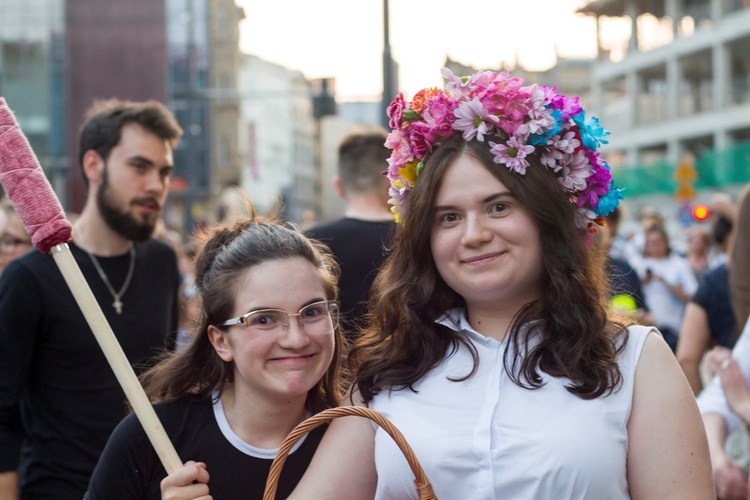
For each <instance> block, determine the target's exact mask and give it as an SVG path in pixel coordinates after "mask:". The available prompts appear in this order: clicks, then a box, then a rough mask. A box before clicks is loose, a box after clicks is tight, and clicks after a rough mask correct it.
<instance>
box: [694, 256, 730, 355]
mask: <svg viewBox="0 0 750 500" xmlns="http://www.w3.org/2000/svg"><path fill="white" fill-rule="evenodd" d="M690 301H691V302H694V303H696V304H698V305H699V306H701V307H702V308H703V309H704V310H705V311H706V317H707V318H708V329H709V330H710V332H711V338H712V339H714V341H715V342H716V343H717V344H718V345H720V346H724V347H729V348H731V347H732V346H733V339H735V327H736V323H735V319H734V314H732V304H731V302H730V300H729V269H728V268H727V266H726V264H721V265H720V266H717V267H716V268H714V269H712V270H711V271H709V272H708V273H706V275H705V276H704V277H703V282H702V283H701V285H700V286H699V287H698V291H696V292H695V295H693V297H692V298H691V299H690Z"/></svg>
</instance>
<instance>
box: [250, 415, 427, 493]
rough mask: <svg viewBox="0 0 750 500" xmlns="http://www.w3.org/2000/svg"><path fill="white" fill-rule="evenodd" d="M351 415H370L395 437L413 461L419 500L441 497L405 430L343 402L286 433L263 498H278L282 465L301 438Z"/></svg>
mask: <svg viewBox="0 0 750 500" xmlns="http://www.w3.org/2000/svg"><path fill="white" fill-rule="evenodd" d="M348 416H357V417H364V418H368V419H370V420H372V421H373V422H375V423H376V424H378V425H379V426H380V427H382V428H383V430H384V431H386V432H387V433H388V434H389V435H390V436H391V437H392V438H393V440H394V441H395V442H396V444H397V445H398V447H399V448H400V449H401V453H403V454H404V457H406V461H407V462H409V467H411V470H412V472H413V473H414V477H415V479H414V483H415V484H416V487H417V495H418V497H419V500H437V498H436V497H435V494H434V493H433V492H432V485H431V484H430V481H429V480H428V479H427V476H426V475H425V473H424V470H422V466H421V465H419V461H418V460H417V457H416V456H415V455H414V450H412V449H411V446H409V443H407V442H406V439H405V438H404V436H403V434H401V432H400V431H399V430H398V429H397V428H396V427H395V426H394V425H393V424H392V423H391V422H390V421H388V419H387V418H385V417H384V416H383V415H381V414H380V413H378V412H376V411H374V410H370V409H369V408H364V407H361V406H340V407H338V408H330V409H328V410H323V411H322V412H320V413H318V414H317V415H313V416H312V417H310V418H308V419H307V420H305V421H303V422H301V423H300V424H299V425H297V427H295V428H294V429H293V430H292V432H290V433H289V435H288V436H287V437H286V439H285V440H284V442H283V443H282V445H281V448H279V452H278V454H277V455H276V458H275V459H274V461H273V464H271V470H270V471H269V472H268V479H267V480H266V491H265V493H264V494H263V500H274V499H275V498H276V489H277V487H278V482H279V476H280V475H281V469H282V467H284V462H286V457H287V456H288V455H289V451H290V450H291V449H292V447H293V446H294V444H295V443H296V442H297V441H299V439H300V438H301V437H302V436H304V435H305V434H307V433H308V432H310V431H311V430H313V429H315V428H316V427H318V426H320V425H323V424H325V423H326V422H330V421H331V420H333V419H334V418H338V417H348Z"/></svg>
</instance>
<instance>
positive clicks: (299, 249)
mask: <svg viewBox="0 0 750 500" xmlns="http://www.w3.org/2000/svg"><path fill="white" fill-rule="evenodd" d="M249 212H250V216H249V217H247V218H241V219H235V221H234V222H233V224H232V225H231V226H227V225H219V226H215V227H212V228H209V229H207V230H205V231H204V232H203V233H202V234H199V235H198V236H197V237H196V240H197V245H198V253H197V255H196V258H195V283H196V287H197V289H198V293H199V295H200V297H201V299H202V306H201V315H200V320H199V321H198V324H197V326H196V328H195V331H194V332H193V339H192V341H191V342H190V343H189V344H188V345H187V346H185V347H184V348H182V349H181V350H179V351H177V352H174V353H167V354H165V356H164V358H163V359H162V360H161V362H159V363H157V364H156V365H155V366H154V367H153V368H151V369H150V370H148V371H147V372H146V373H144V374H143V375H142V377H141V379H142V381H143V383H144V389H145V390H146V392H147V394H148V395H149V397H150V398H151V399H152V400H154V401H161V400H172V399H178V398H199V399H206V398H210V397H211V394H212V393H213V392H214V391H216V390H220V389H221V388H222V387H223V386H225V385H226V384H229V383H231V382H232V381H233V376H234V375H233V370H232V364H231V363H229V362H226V361H224V360H222V359H221V358H220V357H219V355H218V354H217V353H216V351H215V350H214V348H213V345H212V344H211V342H210V340H209V336H208V327H209V325H217V324H220V323H222V322H223V321H225V320H227V319H228V318H229V317H230V315H231V314H232V310H233V308H234V300H235V289H236V287H235V284H236V282H237V280H239V279H241V278H242V276H243V275H244V273H243V271H246V270H247V269H250V268H252V267H253V266H256V265H258V264H262V263H264V262H268V261H274V260H284V259H291V258H296V257H301V258H304V259H306V260H307V261H308V262H310V263H312V264H313V265H314V266H315V267H316V268H317V269H318V272H319V273H320V277H321V280H322V283H323V287H324V289H325V291H326V299H327V300H336V299H337V296H338V276H339V268H338V264H337V263H336V261H335V259H334V258H333V256H332V255H331V253H330V252H329V250H328V248H327V247H326V246H325V245H323V244H322V243H320V242H318V241H316V240H313V239H310V238H307V237H306V236H305V235H304V234H302V233H301V232H300V231H299V230H297V229H296V228H295V227H294V226H292V225H291V224H288V223H285V222H282V221H279V220H275V219H268V218H265V217H260V216H257V215H256V214H255V211H254V209H253V208H252V207H249ZM334 342H335V347H334V352H333V359H332V361H331V365H330V366H329V368H328V370H327V371H326V373H325V375H324V376H323V378H322V379H321V380H320V381H319V382H318V383H317V384H316V385H315V386H314V387H313V388H312V389H310V391H309V393H308V397H307V409H308V410H309V411H310V412H312V413H317V412H320V411H322V410H324V409H326V408H332V407H335V406H338V404H339V402H340V399H341V395H342V389H343V387H342V384H343V380H342V369H341V361H342V357H343V352H344V338H343V334H342V332H341V326H337V327H336V329H335V330H334Z"/></svg>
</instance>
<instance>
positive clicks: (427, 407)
mask: <svg viewBox="0 0 750 500" xmlns="http://www.w3.org/2000/svg"><path fill="white" fill-rule="evenodd" d="M443 74H444V76H445V78H446V80H447V85H446V90H444V91H443V90H437V89H425V90H424V91H422V92H420V93H419V94H418V95H417V96H416V97H415V98H414V100H412V101H411V103H406V102H405V101H404V100H403V98H402V97H401V96H398V97H397V99H396V101H394V103H393V104H392V105H391V107H390V109H389V116H390V118H391V126H392V127H393V131H392V132H391V134H390V136H389V139H388V141H387V145H388V146H389V147H391V148H392V149H393V154H392V156H391V159H390V169H389V172H388V175H389V176H390V179H391V182H392V191H391V193H392V197H393V203H394V204H395V207H394V211H395V212H396V215H397V217H398V220H399V224H398V227H397V233H396V237H395V240H394V242H393V244H392V246H391V253H390V256H389V257H388V259H387V261H386V263H385V265H384V267H382V268H381V271H380V273H379V274H378V276H377V278H376V282H375V285H374V289H373V293H372V296H371V300H370V313H369V322H368V325H367V327H366V328H365V330H364V336H363V337H362V338H361V339H360V340H359V341H358V342H357V344H356V345H355V346H354V348H353V350H352V351H351V354H350V358H349V360H350V367H351V369H352V370H353V374H354V376H355V383H354V386H353V387H352V390H351V393H350V395H349V396H348V397H347V400H346V403H347V404H356V405H366V406H369V407H370V408H372V409H374V410H376V411H379V412H381V413H382V414H383V415H385V416H386V417H387V418H388V419H390V420H391V421H392V422H393V423H394V424H395V425H396V427H398V428H399V429H400V430H401V432H403V434H404V435H405V437H406V439H407V441H408V442H409V443H410V445H411V446H412V447H413V448H414V450H415V453H416V455H417V458H418V459H419V461H420V463H421V464H422V466H423V467H424V469H425V472H426V474H427V476H428V478H429V480H430V482H431V483H432V486H433V489H434V492H435V495H436V496H437V497H438V498H442V499H458V498H472V499H474V498H648V499H651V498H713V495H714V490H713V483H712V480H711V468H710V464H709V460H708V449H707V445H706V436H705V433H704V431H703V429H702V426H701V420H700V416H699V414H698V410H697V407H696V404H695V400H694V398H693V396H692V393H691V391H690V388H689V386H688V384H687V382H686V381H685V377H684V376H683V375H682V373H681V371H680V368H679V366H678V365H677V362H676V361H675V359H674V356H673V355H672V353H671V351H670V350H669V347H668V346H667V345H666V344H665V342H664V341H663V340H662V338H661V337H660V336H659V334H658V331H656V330H655V329H654V328H647V327H640V326H631V327H629V328H626V327H625V326H624V325H621V324H618V323H616V322H613V321H611V320H609V319H608V317H607V309H606V303H605V301H606V299H605V296H606V294H605V283H604V281H603V277H602V269H601V265H600V263H599V262H597V261H596V259H597V257H596V255H597V253H596V252H594V251H593V247H590V246H589V245H590V242H589V241H588V240H589V239H590V237H591V232H592V231H593V230H594V227H595V224H596V223H598V222H599V221H600V218H601V217H602V216H604V215H605V214H607V213H608V212H609V211H610V210H612V209H613V208H614V207H615V206H616V205H617V202H618V199H619V198H620V197H621V196H620V191H619V190H618V189H617V188H615V187H614V186H613V184H612V176H611V174H610V172H609V168H608V166H607V165H606V163H605V162H604V161H603V160H602V158H601V157H600V156H599V153H598V152H597V151H596V150H597V149H598V146H599V145H600V144H601V143H604V142H606V141H605V140H604V136H605V135H606V134H607V132H606V131H604V130H603V129H602V128H601V127H599V125H598V121H597V120H596V119H595V118H591V119H590V120H586V119H585V114H584V111H583V110H582V109H581V107H580V105H579V104H578V99H577V98H568V97H567V96H564V95H562V94H559V93H557V92H556V91H555V89H554V88H547V87H544V86H537V85H529V86H524V85H523V83H522V81H521V80H520V79H518V78H513V77H510V76H508V75H507V74H505V73H500V74H496V73H492V72H479V73H477V74H474V75H472V76H470V77H464V78H457V77H455V76H453V74H452V73H450V71H447V70H444V73H443ZM373 496H374V497H375V498H379V499H381V498H382V499H394V498H399V499H401V498H417V493H416V488H415V485H414V483H413V476H412V474H411V472H410V469H409V467H408V466H407V464H406V461H405V459H404V458H403V457H402V455H401V453H400V452H399V450H398V448H397V447H396V446H395V444H394V443H393V442H392V440H391V439H390V437H388V436H387V434H385V433H384V432H383V431H382V430H379V429H377V430H376V429H375V428H374V426H373V425H372V424H371V423H370V422H368V421H367V420H364V419H358V418H355V417H347V418H345V419H338V420H336V421H334V423H332V424H331V427H330V429H329V430H328V432H327V434H326V436H325V437H324V439H323V441H322V443H321V445H320V447H319V448H318V451H317V452H316V455H315V457H314V459H313V462H312V464H311V465H310V467H309V468H308V470H307V472H306V474H305V476H304V477H303V479H302V481H301V482H300V484H299V485H298V487H297V489H296V490H295V493H294V495H293V498H346V499H356V498H373Z"/></svg>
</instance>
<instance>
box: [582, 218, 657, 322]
mask: <svg viewBox="0 0 750 500" xmlns="http://www.w3.org/2000/svg"><path fill="white" fill-rule="evenodd" d="M604 219H605V221H606V225H605V226H602V227H599V228H598V231H597V232H596V242H597V244H599V245H600V246H601V250H602V251H603V255H602V259H603V260H604V269H605V274H606V277H607V291H608V293H609V309H610V311H612V312H616V313H618V314H623V315H625V316H627V317H629V319H630V320H631V321H634V322H635V323H638V324H641V325H650V324H653V317H651V314H650V313H649V312H648V307H647V306H646V302H645V301H644V300H643V290H642V288H641V280H640V279H639V278H638V274H637V273H636V272H635V270H634V269H633V268H632V267H631V266H630V264H629V263H628V261H627V260H626V259H625V258H624V257H623V256H622V254H621V253H619V252H618V251H617V250H615V249H614V242H615V240H616V237H617V230H618V227H619V219H620V207H619V206H618V207H615V209H614V210H613V211H612V212H611V213H610V214H608V215H607V216H606V217H605V218H604Z"/></svg>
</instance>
